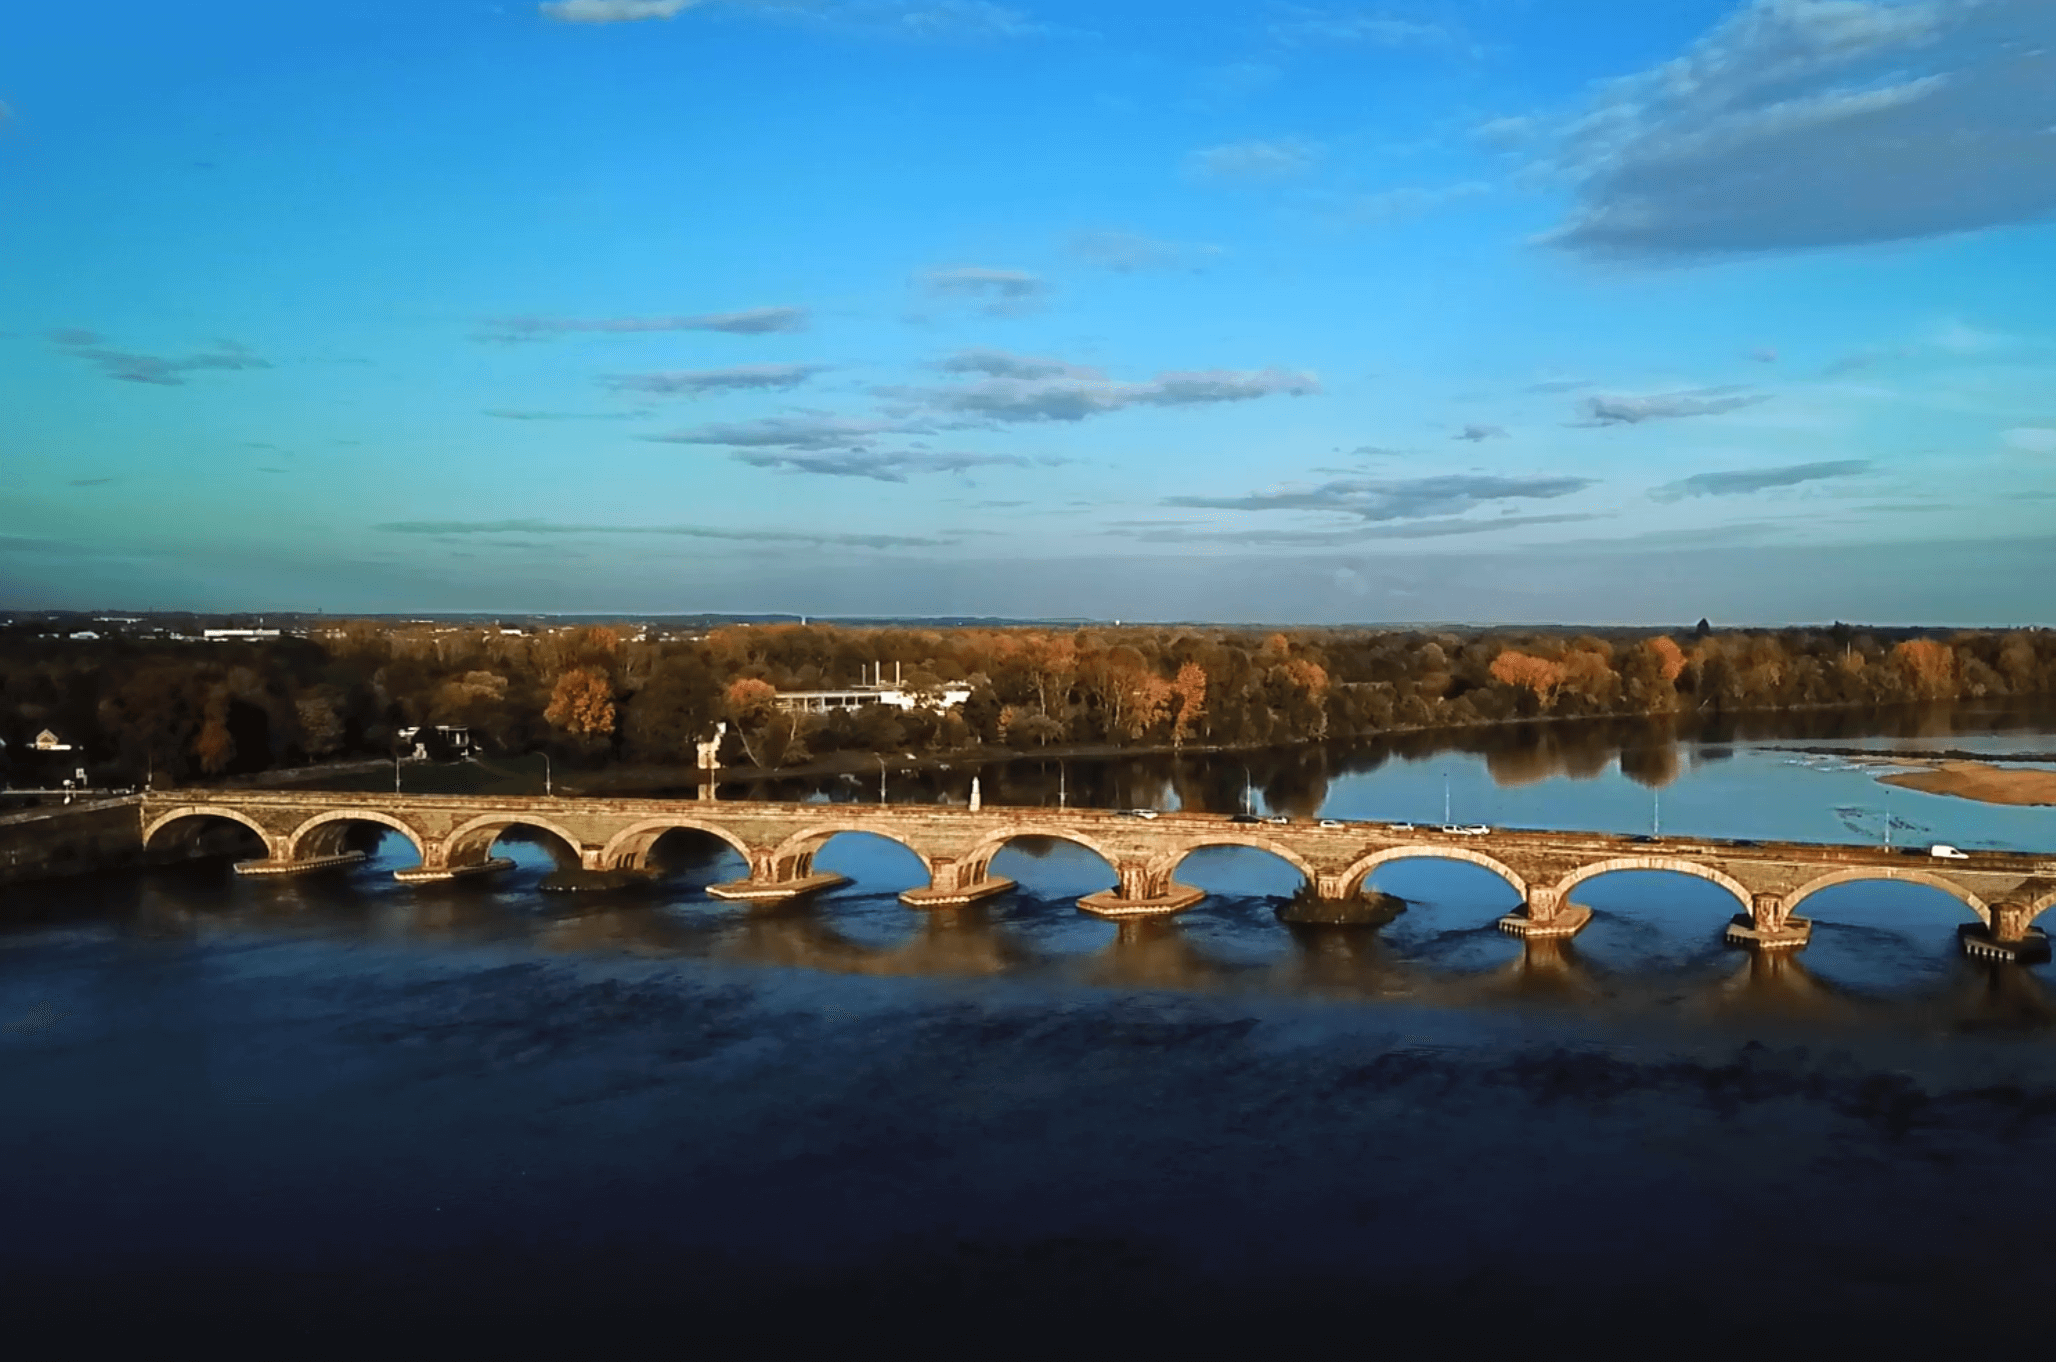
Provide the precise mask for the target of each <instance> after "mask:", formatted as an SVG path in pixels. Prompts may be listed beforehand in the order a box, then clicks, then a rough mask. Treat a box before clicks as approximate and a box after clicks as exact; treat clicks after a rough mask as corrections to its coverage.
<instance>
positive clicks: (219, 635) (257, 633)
mask: <svg viewBox="0 0 2056 1362" xmlns="http://www.w3.org/2000/svg"><path fill="white" fill-rule="evenodd" d="M200 637H201V638H204V639H210V640H215V641H220V642H226V641H228V640H230V639H239V638H240V639H252V638H277V637H278V630H276V629H202V630H201V631H200Z"/></svg>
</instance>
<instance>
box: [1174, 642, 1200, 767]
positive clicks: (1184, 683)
mask: <svg viewBox="0 0 2056 1362" xmlns="http://www.w3.org/2000/svg"><path fill="white" fill-rule="evenodd" d="M1171 702H1172V705H1173V707H1174V708H1173V710H1172V715H1173V723H1172V725H1171V746H1172V747H1173V748H1179V747H1183V746H1184V745H1185V740H1186V739H1187V738H1190V737H1191V736H1192V735H1193V734H1194V733H1196V732H1198V731H1199V721H1200V720H1201V719H1203V718H1205V717H1206V668H1204V667H1202V666H1200V665H1199V664H1198V663H1197V662H1188V663H1186V664H1185V665H1184V666H1182V667H1180V668H1179V669H1178V675H1177V676H1176V677H1175V678H1174V679H1173V680H1172V682H1171Z"/></svg>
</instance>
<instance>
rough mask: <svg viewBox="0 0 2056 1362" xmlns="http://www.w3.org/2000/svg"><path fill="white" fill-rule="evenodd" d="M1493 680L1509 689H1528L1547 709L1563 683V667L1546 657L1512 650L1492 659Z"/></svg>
mask: <svg viewBox="0 0 2056 1362" xmlns="http://www.w3.org/2000/svg"><path fill="white" fill-rule="evenodd" d="M1492 679H1493V680H1495V681H1498V682H1500V683H1502V684H1504V685H1508V686H1525V687H1526V688H1527V689H1529V690H1531V691H1533V692H1535V698H1536V699H1538V700H1540V701H1541V702H1542V708H1544V709H1547V708H1549V705H1550V702H1551V701H1552V700H1554V699H1555V698H1556V688H1557V687H1558V686H1560V685H1562V684H1563V668H1562V667H1561V666H1559V665H1558V664H1556V663H1554V662H1551V661H1550V660H1549V659H1548V658H1546V657H1536V656H1535V655H1534V654H1533V653H1524V652H1521V651H1519V650H1517V649H1514V648H1508V649H1507V650H1506V651H1505V652H1503V653H1501V654H1500V655H1499V656H1498V657H1495V658H1493V659H1492Z"/></svg>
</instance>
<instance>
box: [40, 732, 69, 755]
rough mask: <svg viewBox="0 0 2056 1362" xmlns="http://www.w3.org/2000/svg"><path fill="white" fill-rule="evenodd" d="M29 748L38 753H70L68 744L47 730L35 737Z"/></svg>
mask: <svg viewBox="0 0 2056 1362" xmlns="http://www.w3.org/2000/svg"><path fill="white" fill-rule="evenodd" d="M31 746H33V747H34V748H35V749H36V750H37V751H38V752H69V751H71V744H70V743H68V742H66V741H65V740H64V739H62V738H60V737H58V736H57V735H56V734H55V733H53V732H51V731H50V730H49V729H47V728H46V729H44V730H43V731H42V732H41V733H38V734H37V735H36V740H35V742H34V743H32V744H31Z"/></svg>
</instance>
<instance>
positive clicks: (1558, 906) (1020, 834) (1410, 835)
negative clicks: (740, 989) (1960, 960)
mask: <svg viewBox="0 0 2056 1362" xmlns="http://www.w3.org/2000/svg"><path fill="white" fill-rule="evenodd" d="M140 803H141V812H142V825H143V826H142V835H143V841H144V845H145V848H146V849H153V848H162V847H165V846H168V845H171V844H174V843H176V842H178V841H179V840H180V839H182V838H184V837H187V836H191V835H193V834H195V833H197V832H198V831H200V830H202V829H204V828H207V827H209V826H218V825H219V823H220V822H222V821H227V822H230V823H239V824H242V825H243V826H244V827H246V828H248V829H249V830H250V831H251V832H253V833H255V834H256V835H257V836H258V837H259V838H261V839H262V840H263V843H264V846H265V850H266V855H265V857H264V858H263V859H262V860H257V861H249V862H244V863H242V864H240V865H239V866H238V867H237V869H238V870H240V871H242V872H243V873H245V874H292V873H297V872H301V871H307V870H314V869H319V868H322V867H325V866H332V865H337V864H341V863H344V862H347V861H350V860H354V859H358V854H357V853H352V852H349V851H347V850H346V849H345V838H346V837H347V835H348V833H349V830H350V829H351V828H352V827H361V826H363V825H366V824H371V825H376V826H379V827H384V828H389V829H391V830H393V831H395V832H397V833H399V834H400V835H401V836H403V837H405V838H406V839H407V840H408V841H409V842H411V843H412V844H413V845H414V848H415V850H416V851H417V852H418V853H419V854H420V857H421V863H420V864H419V865H418V866H415V867H412V868H410V869H406V870H401V871H399V872H397V876H398V878H400V879H403V880H408V881H433V880H446V879H452V878H455V877H457V876H460V875H465V874H472V873H479V872H482V871H486V870H491V869H494V868H497V867H500V866H504V865H506V864H507V863H506V862H505V861H497V860H495V859H494V858H493V856H492V846H493V843H494V841H495V839H497V838H498V837H499V836H500V835H501V834H502V833H504V832H506V831H507V830H509V829H511V828H516V827H520V828H531V829H537V830H540V831H542V832H544V833H547V834H550V835H552V836H554V837H555V838H557V839H558V840H560V841H561V842H562V843H563V845H564V847H565V848H566V849H567V854H575V855H576V857H577V859H578V864H579V865H580V867H582V868H583V869H585V870H589V871H634V870H639V869H642V868H643V867H644V866H645V864H646V862H647V858H648V856H649V854H650V851H651V849H652V848H653V847H654V846H655V844H656V842H657V840H658V839H659V838H661V837H663V836H664V835H665V834H666V833H668V832H672V831H675V830H680V829H686V830H692V831H697V832H700V833H704V834H706V835H708V836H711V837H713V838H716V839H719V840H720V841H722V842H725V843H726V844H727V845H728V846H730V847H731V848H733V849H734V850H735V851H736V853H737V854H738V855H739V856H741V857H742V859H743V861H744V862H745V863H746V864H747V865H748V866H749V875H748V877H747V878H746V879H743V880H739V881H736V882H734V883H732V884H726V885H717V886H714V887H713V888H711V889H710V890H709V891H708V892H709V893H711V894H714V895H716V896H717V897H721V898H729V899H744V900H774V901H775V900H779V899H785V898H790V897H792V896H794V895H797V894H801V893H806V892H809V891H811V890H814V889H819V888H822V887H825V886H827V885H831V884H834V883H838V882H840V877H839V876H835V875H832V874H823V873H817V872H816V871H815V870H814V867H813V858H814V854H815V852H817V851H818V850H820V848H821V847H822V846H823V845H824V844H825V843H826V842H827V841H828V839H829V838H831V837H833V836H835V835H837V834H838V833H846V832H860V833H871V834H874V835H876V836H879V837H884V838H887V839H889V840H891V841H894V842H897V843H899V844H900V845H901V846H904V847H906V848H907V849H908V850H909V851H911V852H913V854H914V855H915V856H916V857H918V858H919V859H920V861H921V863H922V865H923V866H924V867H925V869H926V872H927V874H928V877H929V882H928V884H927V885H926V886H924V887H921V888H916V889H912V890H909V891H908V892H907V893H905V894H903V895H902V896H901V897H902V898H903V899H904V900H905V901H906V902H907V903H909V904H911V905H914V906H919V907H938V906H945V905H951V904H960V903H968V902H971V901H972V900H975V899H979V898H983V897H985V896H987V895H990V894H995V893H998V892H1001V891H1002V890H1005V889H1007V888H1009V887H1011V882H1010V881H1007V880H1004V879H1000V878H998V877H995V876H994V875H993V874H992V873H991V867H992V861H993V858H994V857H995V856H996V855H997V854H998V853H999V852H1000V850H1001V849H1002V848H1004V847H1005V846H1006V845H1007V844H1008V843H1009V842H1012V841H1014V840H1016V839H1019V838H1055V839H1059V840H1062V841H1067V842H1072V843H1076V844H1078V845H1080V846H1083V847H1085V848H1086V849H1088V850H1090V851H1092V852H1094V853H1096V854H1097V855H1099V856H1100V857H1101V858H1102V859H1104V860H1105V861H1106V863H1107V864H1108V866H1109V867H1111V869H1112V871H1113V873H1114V874H1115V875H1116V876H1117V877H1118V880H1119V884H1118V886H1117V887H1115V888H1112V889H1108V890H1104V891H1102V892H1100V893H1097V894H1092V895H1089V896H1087V897H1086V898H1085V899H1082V900H1081V901H1080V903H1079V906H1080V907H1081V908H1083V909H1085V910H1086V911H1088V912H1093V913H1098V914H1100V915H1102V916H1105V917H1114V918H1122V917H1144V916H1160V915H1165V914H1171V913H1176V912H1179V911H1182V910H1183V909H1186V908H1189V907H1191V906H1192V905H1193V904H1195V903H1197V902H1198V901H1199V900H1200V899H1201V898H1202V897H1204V895H1203V893H1202V892H1201V891H1200V890H1198V889H1195V888H1192V887H1190V886H1186V885H1182V884H1180V883H1178V881H1177V878H1176V875H1177V870H1178V867H1179V865H1180V864H1181V863H1182V862H1183V861H1184V859H1185V858H1186V857H1187V856H1189V855H1191V854H1192V853H1193V852H1195V851H1198V850H1201V849H1203V848H1206V847H1220V846H1240V847H1252V848H1255V849H1257V850H1260V851H1265V852H1268V853H1270V854H1271V855H1274V856H1276V857H1278V858H1279V859H1281V860H1283V861H1285V862H1287V863H1288V864H1290V865H1291V866H1293V867H1294V868H1295V869H1296V870H1298V871H1299V872H1300V874H1301V875H1303V876H1304V877H1305V880H1306V888H1307V890H1308V891H1309V892H1311V893H1313V894H1315V895H1317V896H1319V897H1320V898H1323V899H1330V900H1341V899H1349V898H1354V897H1355V896H1357V895H1358V894H1360V893H1361V892H1362V890H1363V886H1364V883H1365V881H1366V879H1367V878H1368V877H1369V876H1370V874H1371V873H1372V872H1373V871H1375V870H1376V869H1377V868H1378V867H1379V866H1381V865H1385V864H1388V863H1390V862H1393V861H1400V860H1413V859H1420V858H1431V859H1441V860H1455V861H1465V862H1469V863H1471V864H1473V865H1478V866H1482V867H1484V868H1485V869H1487V870H1489V871H1491V872H1492V873H1494V874H1496V875H1498V876H1499V877H1500V878H1501V879H1503V880H1505V881H1506V882H1507V884H1508V885H1510V886H1511V887H1512V888H1513V890H1514V891H1515V892H1516V893H1517V894H1518V895H1519V896H1520V898H1521V901H1522V904H1523V907H1522V908H1521V909H1520V910H1519V911H1517V912H1515V913H1512V914H1509V915H1508V916H1507V917H1506V918H1503V919H1502V920H1501V923H1500V925H1501V926H1502V927H1504V928H1505V929H1506V930H1508V931H1510V932H1514V933H1517V934H1520V935H1523V936H1569V935H1572V934H1574V933H1576V932H1577V931H1578V929H1579V928H1581V927H1582V926H1584V924H1585V922H1586V921H1587V920H1589V917H1590V913H1589V911H1588V910H1587V909H1585V908H1583V907H1581V906H1579V905H1578V904H1576V903H1574V902H1573V901H1572V898H1571V896H1572V894H1573V893H1574V892H1575V891H1576V890H1577V888H1578V886H1579V885H1581V884H1583V883H1584V882H1585V881H1587V880H1590V879H1593V878H1596V877H1597V876H1600V875H1604V874H1609V873H1612V872H1615V871H1623V870H1659V871H1671V872H1675V873H1678V874H1684V875H1690V876H1694V877H1696V878H1698V879H1702V880H1708V881H1711V882H1712V883H1714V884H1717V885H1719V886H1721V888H1723V889H1725V890H1726V891H1727V892H1728V893H1730V894H1732V895H1733V896H1734V898H1735V900H1736V906H1737V908H1738V910H1739V911H1738V913H1737V915H1736V917H1735V920H1734V922H1733V923H1732V924H1731V925H1730V926H1729V928H1728V934H1729V937H1730V939H1731V940H1736V941H1741V942H1747V943H1751V944H1756V945H1761V946H1771V947H1786V946H1797V945H1802V944H1804V943H1805V941H1806V939H1807V935H1808V931H1809V924H1808V923H1807V921H1806V919H1804V918H1802V917H1800V916H1798V914H1797V912H1796V910H1797V909H1798V908H1799V907H1800V906H1801V905H1803V904H1804V903H1805V901H1806V900H1807V899H1808V898H1809V897H1810V896H1811V895H1813V894H1815V893H1817V892H1819V891H1820V890H1822V889H1826V888H1828V887H1830V886H1833V885H1837V884H1846V883H1850V882H1852V881H1859V880H1899V881H1912V882H1917V883H1920V884H1925V885H1930V886H1932V887H1934V888H1936V889H1939V890H1941V891H1942V892H1943V893H1946V894H1949V895H1951V896H1953V897H1954V898H1956V899H1958V900H1959V901H1961V902H1962V903H1963V904H1964V906H1965V907H1966V908H1968V909H1969V910H1970V912H1972V913H1974V914H1975V915H1976V916H1977V918H1978V919H1979V921H1980V923H1981V924H1982V930H1981V931H1979V932H1978V933H1976V935H1977V937H1978V940H1979V942H1981V943H1982V946H1983V950H1984V953H1987V954H1993V955H1998V956H2012V955H2015V954H2017V953H2019V952H2020V951H2021V949H2022V948H2023V946H2024V945H2025V944H2026V943H2028V942H2030V941H2035V942H2039V941H2040V940H2041V939H2042V933H2041V931H2040V929H2038V928H2035V927H2034V926H2033V925H2032V924H2033V923H2034V921H2035V919H2036V918H2038V917H2039V916H2040V915H2041V914H2042V913H2044V912H2047V911H2048V910H2049V909H2050V908H2051V907H2056V856H2047V855H2028V854H2022V853H2014V852H1975V853H1972V854H1971V855H1970V856H1969V857H1968V858H1967V859H1963V860H1939V859H1935V858H1933V857H1931V856H1929V855H1927V854H1925V851H1924V850H1923V851H1922V853H1921V854H1919V855H1908V854H1905V852H1904V851H1903V850H1901V851H1894V850H1888V849H1886V848H1882V847H1861V846H1842V845H1825V844H1817V843H1801V842H1735V841H1719V840H1708V839H1703V838H1689V837H1671V838H1662V839H1649V838H1641V837H1633V838H1630V837H1622V836H1615V835H1609V834H1603V833H1584V832H1545V831H1526V830H1508V831H1493V832H1490V833H1486V834H1482V835H1476V836H1465V835H1462V834H1459V833H1454V832H1444V831H1441V830H1439V829H1433V828H1422V829H1402V828H1399V827H1394V826H1388V825H1384V824H1377V823H1347V824H1341V825H1338V826H1322V825H1319V824H1316V823H1313V822H1310V821H1304V820H1295V821H1293V822H1291V823H1288V824H1283V825H1278V824H1270V823H1262V824H1257V823H1248V822H1238V821H1235V820H1233V819H1231V818H1229V817H1227V816H1226V815H1222V814H1203V813H1166V814H1161V815H1159V816H1157V817H1154V818H1141V817H1136V816H1134V815H1131V814H1124V813H1118V812H1114V811H1109V810H1102V809H1047V808H1006V807H990V808H985V809H982V810H970V809H965V808H960V807H952V806H942V805H897V806H880V805H863V804H776V803H762V802H748V801H733V802H730V801H718V802H717V801H709V800H663V799H581V798H569V797H567V798H538V797H508V796H472V795H407V794H358V793H331V792H316V791H306V792H288V791H278V790H265V791H245V790H161V791H152V792H150V793H148V794H146V795H144V796H143V798H142V800H141V801H140ZM1972 949H1973V950H1977V949H1980V947H1979V946H1978V945H1977V944H1973V945H1972Z"/></svg>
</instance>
